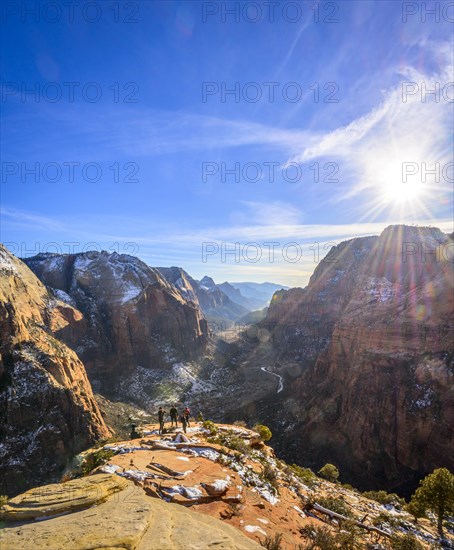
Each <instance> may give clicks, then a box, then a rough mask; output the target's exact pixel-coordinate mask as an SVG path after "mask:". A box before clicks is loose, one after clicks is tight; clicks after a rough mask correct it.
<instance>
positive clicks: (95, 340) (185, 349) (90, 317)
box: [25, 252, 208, 393]
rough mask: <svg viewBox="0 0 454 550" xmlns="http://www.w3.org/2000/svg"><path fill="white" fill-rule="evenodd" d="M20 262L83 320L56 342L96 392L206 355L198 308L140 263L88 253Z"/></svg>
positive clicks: (203, 326) (204, 327) (205, 335)
mask: <svg viewBox="0 0 454 550" xmlns="http://www.w3.org/2000/svg"><path fill="white" fill-rule="evenodd" d="M25 262H26V263H27V265H28V266H29V267H30V269H31V270H32V271H33V272H34V273H35V274H36V275H37V276H38V277H39V279H40V280H41V281H42V282H43V283H44V284H45V285H47V286H48V287H51V288H52V289H56V291H57V292H59V293H61V294H63V293H64V295H66V296H67V297H68V299H67V301H71V300H72V301H73V303H74V305H76V306H77V308H78V309H79V310H80V311H81V312H82V313H83V315H84V320H82V321H81V322H79V323H75V324H73V326H72V330H71V331H66V332H65V331H61V332H58V331H57V335H58V337H61V338H62V339H64V341H65V342H67V343H68V344H69V345H70V346H71V347H72V348H73V349H75V350H76V352H77V353H78V355H79V356H80V358H81V359H82V361H83V362H84V364H85V366H86V368H87V372H88V374H89V376H90V378H91V380H92V381H93V383H94V384H96V387H97V389H100V390H102V391H107V392H108V393H115V392H117V391H118V386H119V384H120V385H121V384H122V383H123V384H124V385H125V386H128V384H130V383H131V377H134V376H135V375H136V374H137V369H142V370H143V371H145V372H148V373H152V372H153V371H156V370H158V369H163V370H164V371H165V369H166V368H168V365H170V364H172V363H174V362H176V361H179V360H183V361H184V360H191V359H194V358H197V357H198V356H199V355H200V354H201V353H203V352H204V350H205V348H206V345H207V341H208V329H207V323H206V321H205V319H204V318H203V314H202V312H201V311H200V309H199V307H198V306H197V305H196V304H195V303H193V302H191V301H188V300H186V299H185V297H183V296H182V294H181V292H179V290H178V289H177V288H176V287H175V286H173V285H171V284H170V283H168V282H167V281H166V280H165V279H164V277H163V276H162V275H161V273H160V272H159V271H158V270H157V269H153V268H151V267H149V266H147V265H146V264H145V263H144V262H142V261H140V260H139V259H138V258H135V257H132V256H128V255H119V254H117V253H113V254H109V253H107V252H87V253H84V254H75V255H56V254H40V255H38V256H35V257H33V258H28V259H27V260H25Z"/></svg>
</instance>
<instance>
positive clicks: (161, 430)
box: [158, 407, 167, 435]
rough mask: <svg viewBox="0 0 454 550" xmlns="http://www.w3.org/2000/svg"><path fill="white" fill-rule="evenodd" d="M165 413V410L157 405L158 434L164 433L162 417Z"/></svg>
mask: <svg viewBox="0 0 454 550" xmlns="http://www.w3.org/2000/svg"><path fill="white" fill-rule="evenodd" d="M166 414H167V411H165V410H164V409H163V408H162V407H159V411H158V420H159V435H162V434H163V433H164V417H165V415H166Z"/></svg>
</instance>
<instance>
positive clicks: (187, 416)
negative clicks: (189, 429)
mask: <svg viewBox="0 0 454 550" xmlns="http://www.w3.org/2000/svg"><path fill="white" fill-rule="evenodd" d="M190 414H191V410H190V409H189V407H186V408H185V409H184V411H183V416H184V417H185V418H186V424H187V425H188V426H191V424H190V423H189V415H190Z"/></svg>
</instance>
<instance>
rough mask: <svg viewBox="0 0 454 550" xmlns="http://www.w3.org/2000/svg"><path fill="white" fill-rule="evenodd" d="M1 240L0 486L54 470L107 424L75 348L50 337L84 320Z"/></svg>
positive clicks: (11, 487) (103, 433) (13, 487)
mask: <svg viewBox="0 0 454 550" xmlns="http://www.w3.org/2000/svg"><path fill="white" fill-rule="evenodd" d="M81 318H82V316H81V313H80V312H79V311H77V310H76V309H74V308H73V307H71V306H69V305H68V304H65V303H63V302H61V301H58V300H56V299H55V297H54V296H52V295H51V294H50V293H49V292H48V291H47V290H46V288H45V287H44V285H42V284H41V282H40V281H39V280H38V279H37V278H36V277H35V275H33V273H32V272H31V271H30V270H29V269H28V268H27V267H26V266H25V265H24V264H23V263H22V262H21V261H20V260H18V259H17V258H15V257H14V256H12V255H11V254H10V253H9V252H8V251H7V250H6V249H5V248H4V247H3V246H2V245H0V334H1V340H0V418H1V422H0V480H1V486H0V492H1V493H6V494H9V495H11V494H12V493H16V492H17V491H19V490H23V489H24V488H27V487H30V486H31V485H36V484H37V483H40V482H43V481H47V480H49V479H52V478H54V477H55V476H57V475H58V474H59V473H60V472H61V471H62V469H63V468H64V467H65V466H66V465H67V462H68V460H69V459H70V458H71V456H72V455H74V454H75V453H77V452H79V451H81V450H82V449H84V448H86V447H88V446H89V445H90V444H92V443H93V442H94V441H95V440H96V439H98V438H100V437H107V436H108V435H109V431H108V429H107V427H106V425H105V423H104V420H103V419H102V416H101V413H100V411H99V409H98V406H97V404H96V402H95V400H94V397H93V393H92V390H91V386H90V383H89V381H88V378H87V375H86V372H85V368H84V366H83V364H82V363H81V362H80V360H79V358H78V357H77V355H76V354H75V353H74V352H73V351H72V350H71V349H69V348H68V347H67V346H65V345H64V344H63V343H61V342H60V341H58V340H56V339H55V338H54V337H53V336H52V332H54V331H57V332H58V331H59V330H65V329H66V328H67V327H68V326H69V325H70V324H71V323H73V322H77V320H79V319H81Z"/></svg>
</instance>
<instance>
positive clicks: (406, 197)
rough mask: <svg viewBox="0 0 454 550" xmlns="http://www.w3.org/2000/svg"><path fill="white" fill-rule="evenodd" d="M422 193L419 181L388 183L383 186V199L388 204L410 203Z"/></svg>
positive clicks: (421, 185)
mask: <svg viewBox="0 0 454 550" xmlns="http://www.w3.org/2000/svg"><path fill="white" fill-rule="evenodd" d="M422 193H423V184H422V182H421V181H417V182H415V181H412V180H408V181H406V182H404V181H402V179H401V180H397V181H389V182H387V183H386V184H385V185H384V189H383V199H384V200H385V201H388V202H399V203H402V202H412V201H414V200H415V199H417V198H419V197H420V196H421V195H422Z"/></svg>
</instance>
